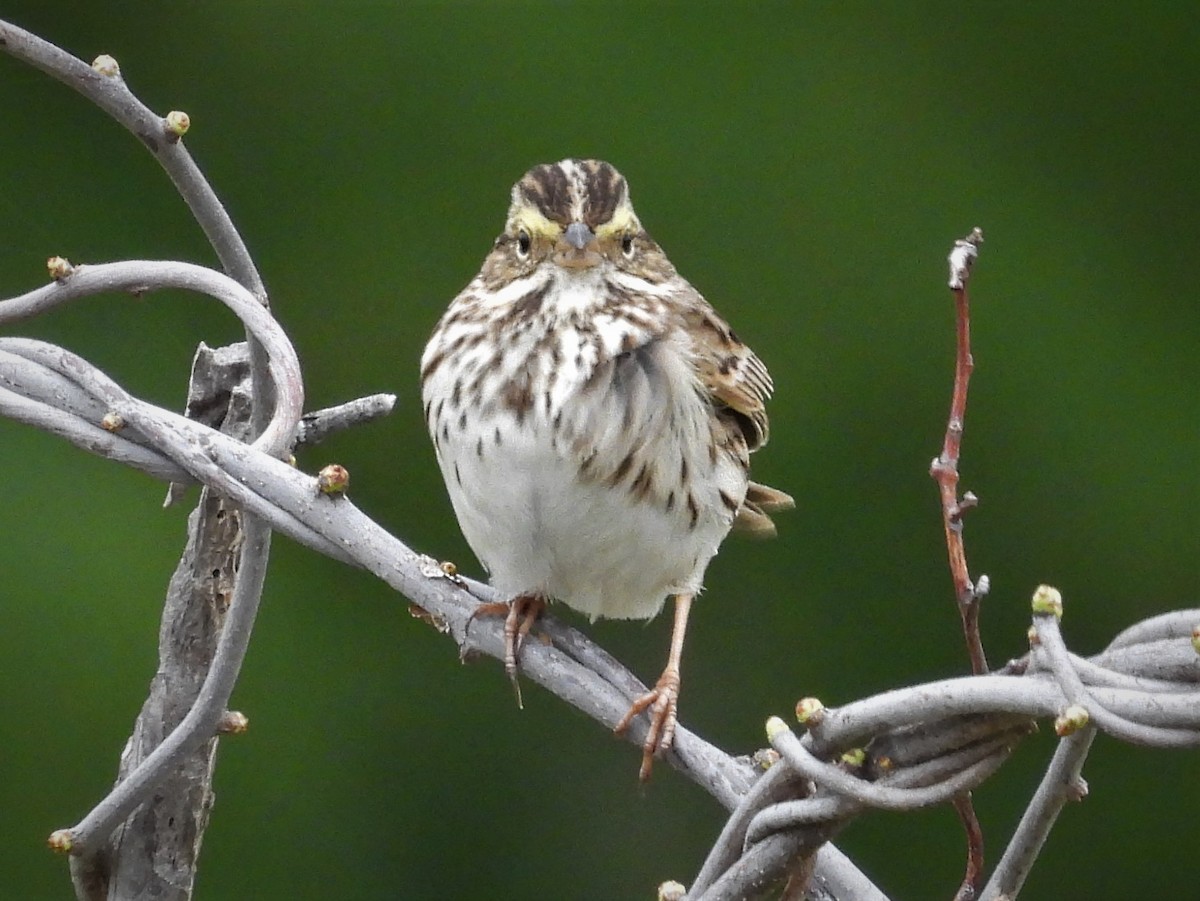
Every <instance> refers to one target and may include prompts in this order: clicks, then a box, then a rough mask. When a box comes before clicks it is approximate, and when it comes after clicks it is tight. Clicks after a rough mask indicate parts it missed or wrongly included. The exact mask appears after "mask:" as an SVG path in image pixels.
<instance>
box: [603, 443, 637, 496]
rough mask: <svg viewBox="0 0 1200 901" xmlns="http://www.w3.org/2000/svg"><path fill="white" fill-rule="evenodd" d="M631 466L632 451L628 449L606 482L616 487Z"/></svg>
mask: <svg viewBox="0 0 1200 901" xmlns="http://www.w3.org/2000/svg"><path fill="white" fill-rule="evenodd" d="M632 467H633V452H632V451H630V452H629V453H628V454H626V455H625V459H624V460H622V461H621V462H620V464H618V466H617V468H616V470H615V471H614V472H613V474H612V475H611V476H610V477H609V479H608V484H609V485H611V486H612V487H614V488H615V487H616V486H618V485H620V484H621V480H622V479H624V478H625V476H627V475H628V474H629V470H630V469H631V468H632Z"/></svg>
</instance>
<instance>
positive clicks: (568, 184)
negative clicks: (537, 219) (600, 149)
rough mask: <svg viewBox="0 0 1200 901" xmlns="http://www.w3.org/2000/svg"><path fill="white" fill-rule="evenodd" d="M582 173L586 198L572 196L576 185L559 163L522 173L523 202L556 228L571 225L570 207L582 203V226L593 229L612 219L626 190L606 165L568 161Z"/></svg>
mask: <svg viewBox="0 0 1200 901" xmlns="http://www.w3.org/2000/svg"><path fill="white" fill-rule="evenodd" d="M570 162H573V163H575V165H577V166H578V167H579V168H580V169H582V170H583V171H584V173H586V180H585V182H584V184H583V185H582V187H583V190H584V191H586V192H587V193H586V195H585V196H583V197H579V196H578V195H576V194H575V193H574V191H575V190H578V188H579V187H580V185H579V184H578V183H577V182H573V181H572V180H571V179H570V177H569V176H568V175H567V173H566V171H565V170H564V169H563V167H562V164H561V163H544V164H542V165H540V166H535V167H534V168H532V169H530V170H529V171H528V172H527V173H525V177H524V178H522V179H521V181H520V182H519V186H520V191H521V194H522V195H523V196H524V197H525V200H526V201H527V202H528V203H530V204H531V205H533V206H535V207H536V208H537V210H538V212H540V213H541V214H542V215H543V216H545V217H546V218H547V219H549V220H550V221H551V222H557V223H558V224H559V225H569V224H570V222H571V207H572V206H573V204H574V203H575V201H576V200H583V201H584V203H583V209H584V222H585V223H587V225H588V226H589V227H590V228H596V227H598V226H600V225H602V224H604V223H605V222H607V221H608V220H609V219H611V218H612V216H613V213H614V212H616V209H617V207H618V206H619V205H620V204H621V202H622V200H624V199H625V198H626V197H628V194H629V190H628V187H627V186H626V182H625V179H624V177H623V176H622V175H621V173H620V172H618V171H617V170H616V169H615V168H613V166H612V165H611V164H609V163H606V162H603V161H601V160H571V161H570Z"/></svg>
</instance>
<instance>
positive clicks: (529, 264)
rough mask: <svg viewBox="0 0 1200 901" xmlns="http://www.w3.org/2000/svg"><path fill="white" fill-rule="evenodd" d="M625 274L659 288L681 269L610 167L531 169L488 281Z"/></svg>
mask: <svg viewBox="0 0 1200 901" xmlns="http://www.w3.org/2000/svg"><path fill="white" fill-rule="evenodd" d="M597 270H600V271H604V270H617V271H622V272H626V273H629V274H631V275H635V276H640V277H644V278H650V277H654V278H655V280H657V279H658V278H663V277H667V276H669V274H670V273H671V272H673V269H672V268H671V264H670V263H669V262H668V261H667V259H666V256H665V255H664V254H663V252H662V250H661V249H660V248H659V246H658V245H657V244H655V243H654V241H653V239H651V238H650V236H649V235H648V234H646V231H645V229H644V228H642V224H641V221H640V220H639V219H638V217H637V214H636V213H635V212H634V209H633V204H632V203H631V202H630V200H629V186H628V184H627V182H626V181H625V178H624V177H623V176H622V175H621V173H619V172H618V171H617V170H616V169H614V168H613V167H612V166H611V165H610V164H609V163H605V162H601V161H599V160H574V159H568V160H563V161H561V162H558V163H547V164H544V165H541V166H536V167H534V168H533V169H530V170H529V172H527V173H526V174H525V176H524V177H523V178H522V179H521V180H520V181H519V182H517V183H516V184H515V185H514V186H513V190H512V204H511V206H510V207H509V211H508V220H507V222H506V223H505V227H504V232H503V233H502V234H501V235H500V236H499V237H498V238H497V239H496V243H495V246H494V247H493V248H492V252H491V254H489V256H488V259H487V260H486V261H485V263H484V269H483V273H482V274H483V276H484V278H485V280H486V281H496V282H500V281H509V280H512V279H514V278H525V277H529V276H531V275H533V274H535V273H538V272H542V273H545V274H546V275H547V276H552V275H555V274H558V275H566V276H571V275H578V276H586V275H591V274H594V273H595V272H596V271H597Z"/></svg>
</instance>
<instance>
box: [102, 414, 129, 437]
mask: <svg viewBox="0 0 1200 901" xmlns="http://www.w3.org/2000/svg"><path fill="white" fill-rule="evenodd" d="M100 428H102V429H104V431H106V432H119V431H121V429H123V428H125V420H124V418H122V416H121V414H120V413H114V412H112V411H111V410H109V411H108V412H107V413H105V414H104V416H103V417H102V418H101V419H100Z"/></svg>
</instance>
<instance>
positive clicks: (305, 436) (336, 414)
mask: <svg viewBox="0 0 1200 901" xmlns="http://www.w3.org/2000/svg"><path fill="white" fill-rule="evenodd" d="M395 405H396V395H394V394H371V395H368V396H366V397H359V398H356V399H355V400H352V401H348V402H346V403H344V404H338V405H337V406H336V407H326V408H325V409H323V410H314V411H313V412H311V413H305V414H304V416H302V417H301V419H300V426H299V428H298V429H297V430H296V447H313V446H314V445H317V444H320V443H321V442H322V441H324V440H325V439H326V438H328V437H329V436H330V435H335V434H337V433H338V432H341V431H344V430H345V429H348V428H351V427H352V426H356V425H364V424H366V423H368V422H374V421H375V420H376V419H381V418H383V417H384V416H387V415H388V414H390V413H391V412H392V407H394V406H395Z"/></svg>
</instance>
